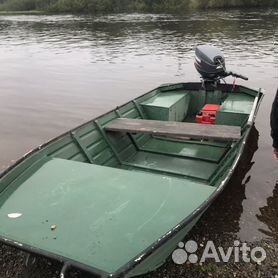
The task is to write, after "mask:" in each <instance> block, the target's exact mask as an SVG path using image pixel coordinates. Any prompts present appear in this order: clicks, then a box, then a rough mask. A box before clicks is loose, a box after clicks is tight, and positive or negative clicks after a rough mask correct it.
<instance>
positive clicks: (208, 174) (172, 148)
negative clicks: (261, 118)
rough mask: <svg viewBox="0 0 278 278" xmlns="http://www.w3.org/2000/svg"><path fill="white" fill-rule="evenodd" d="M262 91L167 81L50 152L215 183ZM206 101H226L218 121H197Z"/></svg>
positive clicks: (223, 103) (64, 156)
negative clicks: (191, 87)
mask: <svg viewBox="0 0 278 278" xmlns="http://www.w3.org/2000/svg"><path fill="white" fill-rule="evenodd" d="M229 89H230V88H229ZM256 95H257V92H256V91H252V90H249V89H245V88H244V87H238V90H237V91H236V92H233V93H230V92H229V91H228V90H227V91H226V92H225V91H223V90H212V91H207V90H202V89H200V88H199V89H198V90H186V89H184V86H183V85H182V84H181V85H176V86H165V87H161V88H159V89H157V90H154V91H152V92H150V93H148V94H146V95H144V96H142V97H140V98H138V99H136V100H134V101H131V102H129V103H127V104H126V105H123V106H121V107H118V108H117V109H116V110H114V111H112V112H110V113H108V114H106V115H104V116H101V117H99V118H98V119H96V120H94V121H91V122H89V123H87V124H85V125H84V126H82V127H80V128H78V129H76V130H74V131H73V132H72V133H71V134H68V135H67V136H66V137H64V138H61V140H60V142H59V144H56V143H55V144H53V146H51V145H50V146H49V148H48V156H51V157H59V158H63V159H68V160H74V161H80V162H87V163H92V164H97V165H104V166H110V167H115V168H122V169H128V170H134V171H147V172H152V173H157V174H166V175H173V176H176V177H181V178H188V179H193V180H196V181H202V182H203V183H205V184H210V185H215V184H214V182H213V181H214V180H215V179H214V177H215V175H216V173H217V172H218V171H217V170H219V168H221V166H223V163H222V162H223V161H227V159H226V158H227V157H228V156H231V154H232V153H233V152H232V149H233V147H234V146H236V145H238V142H239V141H240V138H241V136H242V135H243V133H244V128H245V126H246V125H247V122H248V118H249V116H250V113H251V111H252V109H253V108H254V107H253V106H254V101H255V97H256ZM205 104H217V105H220V109H219V110H218V111H217V112H216V124H197V123H194V120H195V118H196V115H197V113H198V112H199V111H200V110H201V109H202V107H203V106H204V105H205ZM125 119H131V120H130V121H129V123H128V124H127V122H126V121H125ZM193 119H194V120H193ZM115 125H116V126H115Z"/></svg>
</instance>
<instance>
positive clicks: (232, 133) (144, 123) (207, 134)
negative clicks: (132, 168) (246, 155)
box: [104, 118, 241, 141]
mask: <svg viewBox="0 0 278 278" xmlns="http://www.w3.org/2000/svg"><path fill="white" fill-rule="evenodd" d="M104 129H105V130H107V131H114V132H127V133H148V134H154V135H166V136H184V137H190V138H193V139H214V140H220V141H237V140H239V139H240V138H241V128H240V127H239V126H227V125H205V124H196V123H185V122H171V121H154V120H142V119H127V118H117V119H115V120H113V121H111V122H109V123H108V124H107V125H106V126H105V127H104Z"/></svg>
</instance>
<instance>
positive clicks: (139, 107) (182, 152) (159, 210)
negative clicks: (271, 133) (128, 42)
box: [0, 82, 263, 278]
mask: <svg viewBox="0 0 278 278" xmlns="http://www.w3.org/2000/svg"><path fill="white" fill-rule="evenodd" d="M262 96H263V94H262V92H261V91H260V90H258V91H256V90H252V89H248V88H246V87H243V86H238V85H232V84H217V86H215V84H212V83H210V82H200V83H178V84H168V85H163V86H160V87H159V88H156V89H154V90H152V91H151V92H148V93H146V94H145V95H143V96H140V97H138V98H136V99H135V100H133V101H130V102H128V103H126V104H124V105H122V106H121V107H117V108H116V109H115V110H113V111H110V112H108V113H106V114H104V115H102V116H100V117H98V118H96V119H94V120H91V121H89V122H87V123H85V124H83V125H82V126H79V127H77V128H75V129H73V130H71V131H69V132H67V133H65V134H63V135H61V136H59V137H58V138H55V139H53V140H51V141H50V142H48V143H46V144H44V145H42V146H39V147H38V148H36V149H34V150H32V151H31V152H29V153H28V154H26V155H25V156H24V157H23V158H21V159H20V160H19V161H17V162H16V163H15V164H14V165H12V166H11V167H9V168H8V169H7V170H6V171H4V172H3V173H2V174H1V175H0V223H1V225H0V240H1V241H2V242H3V243H5V244H7V245H12V246H14V247H16V248H19V249H22V250H26V251H28V252H29V253H32V254H38V255H42V256H45V257H48V258H52V259H55V260H58V261H61V262H63V263H64V266H63V268H62V270H61V277H64V276H65V275H66V273H67V271H68V270H69V268H71V267H73V268H78V269H82V270H85V271H87V272H90V273H92V274H93V275H95V277H103V278H104V277H132V276H137V275H141V274H144V273H148V272H150V271H153V270H155V269H157V268H158V267H159V266H161V265H162V264H163V263H164V262H165V260H166V259H167V257H169V256H170V255H171V253H172V252H173V250H174V249H175V248H176V247H177V244H178V243H179V242H180V241H181V240H182V239H183V238H184V237H185V235H186V234H187V233H188V231H189V230H190V229H191V228H192V227H193V226H194V225H195V224H196V222H197V221H198V219H199V218H200V217H201V215H202V214H203V213H204V212H205V211H206V209H207V208H208V207H209V205H210V204H211V203H212V202H213V201H214V200H215V198H216V197H217V196H218V195H219V194H220V192H221V191H222V190H223V189H224V188H225V185H226V184H227V182H228V180H229V179H230V177H231V175H232V174H233V172H234V170H235V167H236V165H237V163H238V161H239V159H240V157H241V155H242V152H243V149H244V146H245V143H246V140H247V138H248V135H249V132H250V129H251V127H252V125H253V123H254V119H255V116H256V113H257V111H258V107H259V104H260V102H261V99H262ZM206 104H209V105H210V107H212V106H213V107H217V110H215V115H212V114H211V115H209V119H210V120H211V122H209V123H196V118H197V116H198V117H200V116H201V114H200V111H201V110H202V108H203V107H204V106H205V105H206Z"/></svg>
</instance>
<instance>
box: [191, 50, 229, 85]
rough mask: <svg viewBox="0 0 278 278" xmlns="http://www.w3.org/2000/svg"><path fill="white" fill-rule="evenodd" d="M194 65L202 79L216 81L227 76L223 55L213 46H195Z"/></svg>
mask: <svg viewBox="0 0 278 278" xmlns="http://www.w3.org/2000/svg"><path fill="white" fill-rule="evenodd" d="M195 67H196V69H197V71H198V72H199V73H200V74H201V76H202V78H203V79H204V80H208V81H216V80H219V79H221V78H224V77H226V76H227V72H226V66H225V58H224V55H223V54H222V52H221V51H220V50H219V49H218V48H216V47H214V46H210V45H200V46H198V47H196V50H195Z"/></svg>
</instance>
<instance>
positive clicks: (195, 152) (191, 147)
mask: <svg viewBox="0 0 278 278" xmlns="http://www.w3.org/2000/svg"><path fill="white" fill-rule="evenodd" d="M142 150H144V151H151V152H157V153H161V154H163V153H164V154H169V155H176V156H181V157H188V158H194V159H200V160H207V161H211V162H216V163H218V162H219V161H220V159H221V158H222V157H223V155H224V154H225V153H226V152H227V150H228V148H227V147H224V146H212V145H209V144H205V143H204V144H200V143H199V144H198V143H194V141H192V142H178V141H170V140H167V139H159V138H151V139H150V140H148V141H147V142H146V143H145V144H144V145H143V146H142Z"/></svg>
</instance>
